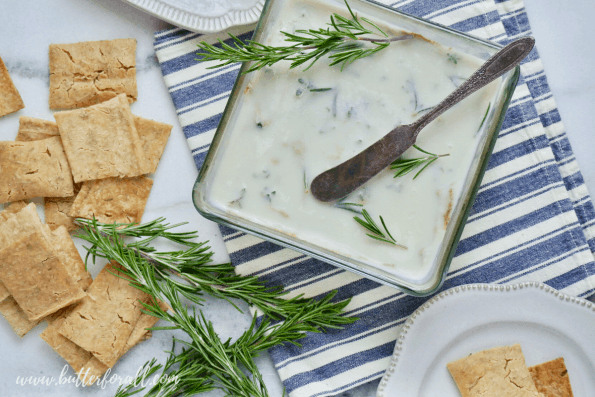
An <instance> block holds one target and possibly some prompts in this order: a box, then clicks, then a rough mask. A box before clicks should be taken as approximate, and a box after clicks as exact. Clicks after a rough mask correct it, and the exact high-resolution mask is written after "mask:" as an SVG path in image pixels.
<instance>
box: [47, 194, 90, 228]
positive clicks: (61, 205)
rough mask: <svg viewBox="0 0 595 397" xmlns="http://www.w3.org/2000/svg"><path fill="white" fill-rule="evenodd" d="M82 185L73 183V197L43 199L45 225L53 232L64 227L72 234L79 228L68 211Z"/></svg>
mask: <svg viewBox="0 0 595 397" xmlns="http://www.w3.org/2000/svg"><path fill="white" fill-rule="evenodd" d="M82 185H83V184H82V183H75V184H74V195H73V196H70V197H44V199H43V210H44V213H45V223H46V224H47V225H48V226H49V227H50V229H52V230H55V229H57V228H59V227H61V226H64V227H65V228H66V229H67V230H68V231H69V232H72V231H74V230H76V229H78V228H79V227H78V225H77V224H76V223H75V222H74V220H75V219H74V218H73V217H71V216H70V209H71V208H72V204H73V203H74V200H75V199H76V196H77V194H78V193H79V191H80V190H81V187H82Z"/></svg>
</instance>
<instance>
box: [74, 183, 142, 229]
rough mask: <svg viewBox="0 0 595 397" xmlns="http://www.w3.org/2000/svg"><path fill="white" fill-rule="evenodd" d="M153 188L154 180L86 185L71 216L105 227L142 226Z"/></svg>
mask: <svg viewBox="0 0 595 397" xmlns="http://www.w3.org/2000/svg"><path fill="white" fill-rule="evenodd" d="M152 186H153V180H152V179H150V178H147V177H144V176H140V177H137V178H122V179H118V178H108V179H101V180H97V181H89V182H85V183H84V184H83V187H82V188H81V191H80V192H79V194H78V195H77V196H76V199H75V200H74V203H73V204H72V208H71V210H70V216H71V217H78V218H87V219H93V217H95V218H96V219H97V220H98V221H99V222H102V223H114V222H116V223H132V222H135V223H140V221H141V218H142V216H143V213H144V212H145V206H146V204H147V200H148V199H149V193H150V192H151V187H152Z"/></svg>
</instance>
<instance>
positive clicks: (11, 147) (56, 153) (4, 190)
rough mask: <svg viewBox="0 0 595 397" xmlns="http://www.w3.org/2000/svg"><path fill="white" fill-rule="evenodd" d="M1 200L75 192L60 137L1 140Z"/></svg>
mask: <svg viewBox="0 0 595 397" xmlns="http://www.w3.org/2000/svg"><path fill="white" fill-rule="evenodd" d="M0 175H2V178H0V203H6V202H8V201H16V200H22V199H28V198H33V197H68V196H72V195H73V194H74V190H73V189H74V185H73V182H72V174H71V172H70V166H69V164H68V161H67V160H66V156H65V154H64V150H63V148H62V143H61V142H60V138H58V137H53V138H48V139H43V140H41V141H33V142H0Z"/></svg>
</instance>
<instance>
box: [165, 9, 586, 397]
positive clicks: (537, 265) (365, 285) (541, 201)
mask: <svg viewBox="0 0 595 397" xmlns="http://www.w3.org/2000/svg"><path fill="white" fill-rule="evenodd" d="M381 1H382V0H381ZM390 5H391V6H393V7H396V8H397V9H399V10H401V11H403V12H406V13H409V14H413V15H415V16H419V17H423V18H426V19H430V20H432V21H435V22H438V23H440V24H443V25H447V26H450V27H452V28H455V29H458V30H461V31H464V32H468V33H470V34H473V35H476V36H479V37H482V38H484V39H488V40H493V41H497V42H499V43H501V44H507V43H509V42H510V41H511V40H514V39H517V38H519V37H522V36H525V35H530V34H531V29H530V26H529V21H528V18H527V14H526V12H525V9H524V5H523V2H522V0H484V1H482V0H401V1H398V2H396V3H392V4H390ZM253 28H254V26H251V27H240V28H233V29H232V30H231V31H232V32H233V33H234V34H236V35H238V36H239V37H240V38H242V39H246V38H249V37H250V36H251V34H252V32H251V30H252V29H253ZM217 37H220V38H226V37H227V36H226V34H225V33H218V34H211V35H202V36H201V35H199V34H196V33H191V32H188V31H184V30H181V29H171V30H166V31H161V32H157V33H156V34H155V50H156V53H157V57H158V59H159V62H160V64H161V68H162V72H163V77H164V79H165V82H166V84H167V86H168V88H169V92H170V94H171V96H172V99H173V102H174V104H175V107H176V108H177V112H178V116H179V119H180V123H181V124H182V127H183V131H184V133H185V135H186V138H187V139H188V145H189V146H190V149H191V151H192V155H193V156H194V159H195V161H196V166H197V167H200V166H201V164H202V162H203V160H204V158H205V155H206V153H207V150H208V148H209V143H210V141H211V139H212V138H213V134H214V133H215V129H216V127H217V124H218V122H219V120H220V118H221V114H222V112H223V109H224V107H225V104H226V102H227V98H228V97H229V95H230V90H231V88H232V85H233V82H234V80H235V78H236V76H237V73H238V69H239V65H230V66H228V67H226V68H222V69H216V70H207V69H205V65H203V64H200V63H198V62H196V61H195V58H196V55H195V53H196V52H197V47H196V43H197V42H199V41H202V40H206V41H208V42H214V41H215V39H216V38H217ZM521 71H522V77H521V79H520V81H519V84H518V86H517V89H516V91H515V94H514V97H513V99H512V102H511V104H510V108H509V110H508V114H507V116H506V119H505V121H504V124H503V126H502V130H501V132H500V134H499V138H498V141H497V143H496V147H495V149H494V154H493V155H492V157H491V160H490V163H489V167H488V170H487V172H486V173H485V176H484V179H483V183H482V186H481V189H480V190H479V192H478V194H477V198H476V200H475V204H474V206H473V209H472V211H471V214H470V216H469V219H468V221H467V225H466V226H465V230H464V232H463V235H462V237H461V241H460V243H459V246H458V249H457V252H456V255H455V258H454V259H453V261H452V265H451V268H450V273H449V274H448V277H447V279H446V282H445V285H444V288H445V289H447V288H451V287H453V286H457V285H461V284H467V283H517V282H524V281H541V282H545V283H547V284H549V285H550V286H552V287H554V288H556V289H558V290H561V291H563V292H565V293H568V294H572V295H575V296H581V297H586V296H589V295H591V294H593V293H594V292H595V262H594V257H593V252H595V209H594V207H593V203H592V202H591V199H590V197H589V194H588V192H587V188H586V186H585V183H584V181H583V178H582V176H581V173H580V171H579V168H578V165H577V162H576V160H575V158H574V155H573V152H572V149H571V147H570V143H569V141H568V138H567V136H566V133H565V130H564V126H563V124H562V122H561V119H560V115H559V113H558V110H557V109H556V103H555V102H554V99H553V97H552V94H551V92H550V89H549V87H548V84H547V80H546V76H545V74H544V70H543V65H542V63H541V61H540V59H539V55H538V54H537V51H536V50H534V51H533V52H532V53H531V54H530V55H529V57H528V58H527V59H526V60H525V61H524V62H523V64H522V66H521ZM221 231H222V235H223V237H224V240H225V243H226V247H227V249H228V251H229V254H230V257H231V260H232V262H233V264H234V265H235V266H236V271H237V273H239V274H244V275H246V274H252V275H257V276H259V277H261V278H262V279H263V280H264V281H265V282H266V283H267V284H269V285H283V286H284V287H285V288H286V289H287V290H288V291H290V296H295V295H297V294H302V293H303V294H305V295H306V296H313V297H320V296H322V295H324V294H326V293H327V292H328V291H331V290H335V289H336V290H338V294H337V296H336V299H346V298H349V297H351V298H352V301H351V303H350V304H349V306H348V307H347V311H348V315H352V316H357V317H359V318H360V320H359V321H357V322H355V323H354V324H352V325H350V326H347V327H345V328H344V329H342V330H331V331H330V332H328V333H326V334H308V335H307V337H306V338H304V339H302V340H301V343H302V347H295V346H291V345H283V346H278V347H275V348H273V349H271V350H270V354H271V356H272V358H273V360H274V362H275V366H276V368H277V371H278V372H279V375H280V377H281V379H282V380H283V383H284V385H285V387H286V390H287V392H288V393H289V395H290V396H292V397H311V396H330V395H335V394H337V393H340V392H342V391H345V390H347V389H350V388H353V387H355V386H357V385H359V384H362V383H365V382H368V381H370V380H372V379H375V378H380V377H381V376H382V375H383V373H384V371H385V369H386V368H387V367H388V365H389V360H390V356H391V354H392V352H393V348H394V344H395V339H396V337H397V334H398V332H399V327H400V325H401V324H403V322H404V321H405V319H406V318H407V316H409V314H411V313H412V312H413V311H415V310H416V308H417V307H419V306H420V305H421V304H422V303H423V302H424V301H425V299H422V298H414V297H411V296H407V295H405V294H403V293H401V292H399V291H397V290H395V289H392V288H389V287H386V286H381V285H379V284H377V283H375V282H372V281H369V280H367V279H365V278H362V277H360V276H357V275H355V274H352V273H350V272H348V271H345V270H341V269H339V268H336V267H333V266H331V265H328V264H326V263H324V262H320V261H318V260H315V259H312V258H309V257H307V256H305V255H302V254H300V253H297V252H295V251H292V250H289V249H286V248H282V247H280V246H278V245H275V244H273V243H269V242H265V241H263V240H261V239H259V238H256V237H253V236H251V235H247V234H245V233H243V232H239V231H237V230H234V229H231V228H228V227H223V226H222V227H221Z"/></svg>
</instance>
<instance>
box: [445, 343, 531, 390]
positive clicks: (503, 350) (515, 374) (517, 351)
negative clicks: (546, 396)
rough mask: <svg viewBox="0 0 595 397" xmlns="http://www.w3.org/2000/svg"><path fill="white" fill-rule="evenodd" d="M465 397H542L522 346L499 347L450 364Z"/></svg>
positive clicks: (448, 366) (449, 366)
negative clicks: (534, 381) (527, 364)
mask: <svg viewBox="0 0 595 397" xmlns="http://www.w3.org/2000/svg"><path fill="white" fill-rule="evenodd" d="M447 368H448V370H449V371H450V374H451V375H452V377H453V379H454V380H455V382H456V384H457V387H458V388H459V391H460V392H461V395H462V396H463V397H480V396H481V397H542V396H541V394H539V392H538V391H537V389H536V388H535V384H534V383H533V379H532V378H531V374H530V373H529V370H528V369H527V366H526V365H525V356H524V355H523V352H522V351H521V346H520V345H514V346H503V347H496V348H493V349H489V350H484V351H482V352H479V353H475V354H472V355H470V356H468V357H465V358H461V359H460V360H457V361H453V362H451V363H449V364H447Z"/></svg>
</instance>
